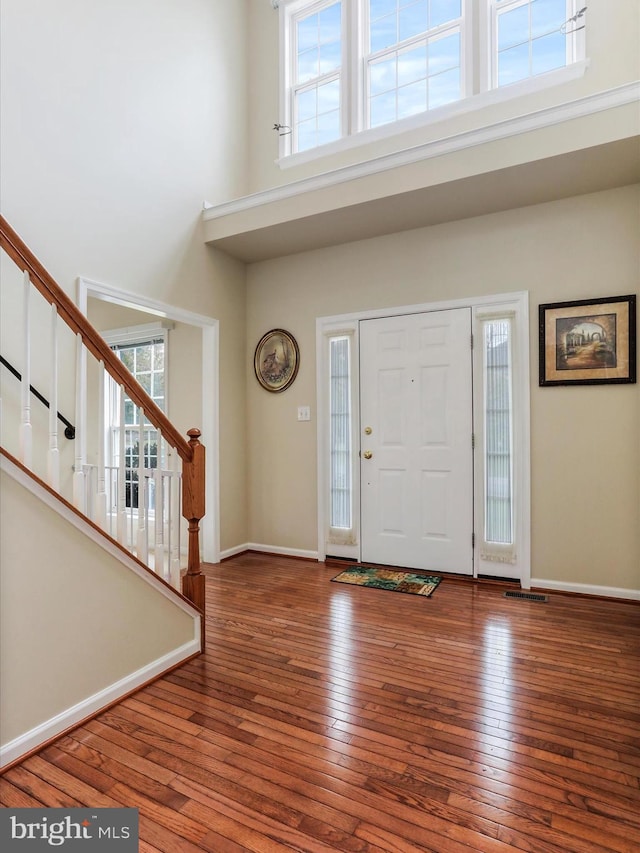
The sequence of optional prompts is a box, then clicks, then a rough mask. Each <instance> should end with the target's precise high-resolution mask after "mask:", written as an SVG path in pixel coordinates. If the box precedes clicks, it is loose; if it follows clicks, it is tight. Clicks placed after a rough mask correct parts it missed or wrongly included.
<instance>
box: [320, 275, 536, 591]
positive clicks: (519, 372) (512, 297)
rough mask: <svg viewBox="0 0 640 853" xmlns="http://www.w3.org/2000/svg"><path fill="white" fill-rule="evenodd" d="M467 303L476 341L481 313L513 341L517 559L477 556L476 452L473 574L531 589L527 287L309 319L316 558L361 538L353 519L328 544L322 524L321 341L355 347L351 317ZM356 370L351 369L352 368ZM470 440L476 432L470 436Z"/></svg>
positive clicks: (355, 550)
mask: <svg viewBox="0 0 640 853" xmlns="http://www.w3.org/2000/svg"><path fill="white" fill-rule="evenodd" d="M462 307H469V308H471V310H472V327H473V330H474V337H475V340H476V341H477V340H478V337H479V336H478V334H477V330H478V329H479V325H480V323H481V322H482V320H483V319H497V318H501V317H504V316H509V317H511V319H512V324H513V332H514V346H513V386H514V401H513V403H514V430H513V431H514V483H515V492H514V494H515V512H514V529H515V536H516V543H517V560H516V561H515V562H514V563H513V564H511V565H506V564H500V563H487V562H486V561H484V560H483V559H482V558H481V556H480V549H479V548H478V535H477V533H478V531H480V530H482V528H483V524H484V515H483V512H484V496H483V476H482V469H481V465H480V462H481V461H482V457H483V454H482V453H476V454H475V462H474V484H475V485H474V490H475V491H474V529H475V531H476V548H475V550H474V561H473V577H478V576H483V575H488V576H494V577H505V578H514V579H517V580H519V582H520V585H521V586H522V588H523V589H529V588H530V585H531V583H530V579H531V545H530V542H531V502H530V484H531V465H530V366H529V365H530V360H529V339H530V333H529V294H528V292H527V291H519V292H515V293H504V294H492V295H488V296H479V297H473V298H465V299H454V300H446V301H440V302H429V303H421V304H416V305H403V306H398V307H394V308H382V309H373V310H368V311H360V312H352V313H349V314H339V315H333V316H327V317H319V318H317V319H316V382H317V386H316V403H317V413H318V418H317V483H318V550H317V557H318V560H319V561H324V560H325V558H326V556H327V554H330V555H332V556H337V557H340V558H344V559H351V560H355V561H359V560H360V559H361V543H360V531H359V523H358V522H357V521H356V526H355V529H354V531H353V535H352V536H351V537H349V541H348V542H347V544H344V545H339V546H336V545H334V544H331V545H330V546H328V541H327V540H328V538H329V528H328V518H329V476H328V471H329V467H328V460H329V442H328V435H329V432H328V412H329V399H328V388H329V382H328V341H329V340H330V339H331V338H332V337H334V336H337V335H348V336H350V338H351V340H352V347H353V349H354V352H357V350H358V346H359V340H358V323H359V321H360V320H368V319H376V318H383V317H392V316H397V315H399V314H413V313H425V312H429V311H442V310H447V309H450V308H462ZM480 370H481V347H480V346H475V348H474V358H473V372H474V377H477V376H479V375H481V374H479V371H480ZM352 372H353V373H354V374H357V371H352ZM352 379H353V399H354V400H357V399H358V391H359V389H358V381H357V375H354V376H353V377H352ZM481 386H482V383H481V382H478V381H474V402H473V407H474V421H475V423H476V424H477V423H478V422H479V421H481V414H482V389H481ZM359 415H360V413H359V407H358V406H354V407H353V429H352V434H353V440H354V448H355V453H354V456H355V460H354V462H359V459H358V458H357V452H358V450H359V436H360V422H359ZM476 439H477V435H476ZM358 472H359V467H358V468H356V466H355V464H354V476H353V478H352V481H353V484H354V493H353V514H354V518H355V519H356V520H357V519H358V518H359V514H360V490H359V483H358V480H359V473H358Z"/></svg>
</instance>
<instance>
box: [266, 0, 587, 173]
mask: <svg viewBox="0 0 640 853" xmlns="http://www.w3.org/2000/svg"><path fill="white" fill-rule="evenodd" d="M461 2H462V20H463V26H462V31H461V37H462V47H461V88H462V93H463V97H462V98H461V99H460V100H458V101H454V102H452V103H450V104H445V105H443V106H438V107H435V108H433V109H431V110H426V111H425V112H422V113H417V114H416V115H413V116H409V117H407V118H401V119H399V120H397V121H395V122H389V123H388V124H382V125H379V126H377V127H374V128H368V127H366V124H365V113H366V112H367V110H368V103H367V100H368V99H367V96H366V91H365V90H366V88H367V86H366V55H365V54H366V51H365V34H366V26H365V23H366V8H367V0H342V4H343V6H342V25H343V44H342V47H343V67H342V88H341V96H342V102H341V104H342V112H343V115H342V132H343V135H342V137H341V138H340V139H338V140H336V141H334V142H329V143H326V144H324V145H320V146H318V147H316V148H310V149H307V150H305V151H300V152H297V151H295V150H294V146H293V124H292V122H293V116H292V97H291V80H292V71H293V69H292V65H291V63H292V61H293V54H292V50H291V29H292V25H291V21H292V18H293V16H294V15H296V16H300V15H301V14H302V13H303V12H304V13H307V11H308V12H309V13H312V12H313V11H315V10H316V8H321V7H323V6H325V5H330V0H279V2H278V3H277V8H278V9H279V15H280V116H281V117H280V119H279V124H280V125H282V127H281V129H280V131H279V134H280V135H279V155H278V159H277V160H276V164H277V165H278V166H279V167H280V168H281V169H287V168H292V167H295V166H299V165H303V164H305V163H310V162H313V161H315V160H318V159H319V158H321V157H326V156H329V155H332V154H337V153H341V152H343V151H348V150H350V149H352V148H357V147H359V146H362V145H366V144H370V143H374V142H377V141H380V140H384V139H388V138H390V137H393V136H397V135H399V134H401V133H405V132H408V131H411V130H416V129H419V128H424V127H428V126H431V125H434V124H438V123H439V122H442V121H446V120H447V119H450V118H452V117H454V116H457V115H461V114H464V113H468V112H473V111H476V110H479V109H483V108H485V107H489V106H492V105H494V104H498V103H503V102H507V101H510V100H513V99H516V98H519V97H523V96H525V95H529V94H532V93H535V92H539V91H543V90H545V89H548V88H550V87H552V86H557V85H560V84H562V83H566V82H568V81H571V80H575V79H578V78H579V77H582V76H583V75H584V73H585V71H586V69H587V67H588V64H589V63H588V60H587V59H586V58H585V45H586V39H585V29H584V24H585V22H586V16H584V17H583V18H581V19H580V21H579V22H578V26H580V27H581V29H579V30H577V32H575V33H574V34H572V38H571V39H570V41H571V43H572V45H573V46H572V61H571V62H570V63H568V64H567V65H566V66H564V67H563V68H558V69H556V70H552V71H549V72H547V73H544V74H540V75H537V76H534V77H527V78H524V79H522V80H520V81H518V82H515V83H512V84H510V85H505V86H501V87H497V86H495V85H494V74H496V73H497V72H496V71H495V69H496V68H497V62H496V61H495V59H494V57H495V51H496V41H495V4H496V0H482V2H480V0H461ZM513 2H514V3H515V2H524V0H513ZM585 2H586V0H567V4H568V7H570V8H571V9H575V10H576V11H578V10H579V8H582V6H584V5H585ZM572 14H575V12H573V13H572ZM568 17H570V16H568Z"/></svg>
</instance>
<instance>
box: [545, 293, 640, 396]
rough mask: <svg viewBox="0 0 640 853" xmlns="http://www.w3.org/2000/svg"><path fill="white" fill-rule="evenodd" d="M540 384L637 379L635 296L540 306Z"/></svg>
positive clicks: (629, 380) (593, 383) (630, 380)
mask: <svg viewBox="0 0 640 853" xmlns="http://www.w3.org/2000/svg"><path fill="white" fill-rule="evenodd" d="M538 321H539V322H538V330H539V359H540V361H539V368H540V378H539V384H540V385H545V386H546V385H608V384H616V383H617V384H622V383H633V382H635V381H636V297H635V295H634V294H629V295H627V296H605V297H602V298H599V299H579V300H576V301H573V302H549V303H547V304H545V305H540V306H539V315H538Z"/></svg>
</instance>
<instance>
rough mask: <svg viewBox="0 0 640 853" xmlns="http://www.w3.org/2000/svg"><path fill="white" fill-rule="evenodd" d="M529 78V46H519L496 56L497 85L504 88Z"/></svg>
mask: <svg viewBox="0 0 640 853" xmlns="http://www.w3.org/2000/svg"><path fill="white" fill-rule="evenodd" d="M528 76H529V45H528V44H521V45H520V46H519V47H512V48H511V49H510V50H505V51H503V52H502V53H500V54H498V85H499V86H506V85H508V84H509V83H515V82H516V80H524V79H525V77H528Z"/></svg>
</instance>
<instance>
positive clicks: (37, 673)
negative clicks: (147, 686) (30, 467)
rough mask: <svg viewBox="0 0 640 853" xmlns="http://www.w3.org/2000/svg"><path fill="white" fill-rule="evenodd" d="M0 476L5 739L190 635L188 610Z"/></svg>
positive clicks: (0, 704) (0, 701) (0, 697)
mask: <svg viewBox="0 0 640 853" xmlns="http://www.w3.org/2000/svg"><path fill="white" fill-rule="evenodd" d="M0 482H1V486H2V502H1V503H0V510H1V516H0V520H1V525H2V540H1V546H2V547H1V558H2V579H1V592H2V594H1V595H0V636H1V642H0V650H1V658H2V660H1V662H2V666H1V667H0V672H1V681H0V686H1V689H0V716H1V717H2V744H3V745H5V744H7V743H9V742H10V741H12V740H14V739H15V738H17V737H20V736H21V735H24V734H26V733H27V732H29V731H31V729H33V728H35V727H36V726H39V725H42V724H43V723H45V722H46V721H48V720H50V719H52V718H53V717H55V716H56V715H57V714H61V713H63V712H65V711H67V710H68V709H70V708H72V707H73V706H74V705H76V704H77V703H79V702H83V701H85V700H87V699H88V698H89V697H91V696H93V695H94V694H96V693H98V692H100V691H102V690H106V689H107V688H108V687H110V686H111V685H112V684H114V683H115V682H117V681H119V680H120V679H123V678H126V677H127V676H129V675H131V674H133V673H135V672H137V671H138V670H139V669H141V668H143V667H145V666H147V665H149V664H152V663H153V662H155V661H157V660H158V659H160V658H162V657H164V656H165V655H168V654H169V653H170V652H172V651H174V650H175V649H178V648H180V647H181V646H183V645H185V644H187V643H189V642H190V641H193V640H194V634H195V632H194V624H193V620H192V618H191V617H190V616H189V614H187V613H185V612H184V611H183V610H182V609H180V608H179V607H178V606H177V605H176V604H175V603H174V602H172V601H170V600H169V599H168V598H167V597H166V596H164V595H163V594H161V593H160V592H158V591H154V590H152V589H151V588H150V587H149V584H147V583H146V582H145V581H144V580H142V579H141V578H139V577H138V576H137V575H135V574H134V573H133V572H132V571H131V570H130V569H128V568H125V567H123V566H122V565H121V564H120V563H119V562H118V561H117V560H116V559H114V557H112V556H111V555H109V554H107V553H106V552H105V551H103V550H102V548H100V547H99V546H98V545H97V544H96V543H94V542H92V541H91V540H89V539H87V537H86V536H85V535H84V534H83V533H81V532H80V531H78V530H76V529H75V528H74V527H72V526H71V525H70V524H69V523H68V522H65V521H63V520H61V519H60V517H59V516H58V515H57V514H56V513H55V512H53V510H51V509H50V508H49V507H47V506H45V505H44V504H43V503H42V502H41V501H40V500H39V499H38V498H37V497H35V496H34V495H32V494H31V493H30V492H28V491H27V490H26V489H25V488H24V487H23V486H21V485H20V484H19V483H17V482H16V481H15V480H14V479H12V478H11V477H10V476H9V475H8V474H5V473H4V472H3V473H2V474H1V475H0ZM26 530H32V531H35V532H36V533H37V535H31V536H25V531H26Z"/></svg>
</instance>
